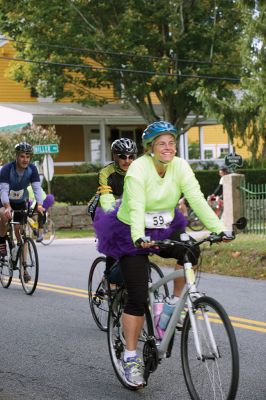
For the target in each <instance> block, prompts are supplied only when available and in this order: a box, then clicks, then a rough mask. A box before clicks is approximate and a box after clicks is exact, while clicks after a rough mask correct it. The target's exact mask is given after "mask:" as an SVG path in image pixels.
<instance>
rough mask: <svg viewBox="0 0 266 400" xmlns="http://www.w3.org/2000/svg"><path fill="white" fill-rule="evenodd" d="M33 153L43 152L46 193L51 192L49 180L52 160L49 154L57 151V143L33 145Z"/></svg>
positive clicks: (51, 174)
mask: <svg viewBox="0 0 266 400" xmlns="http://www.w3.org/2000/svg"><path fill="white" fill-rule="evenodd" d="M33 153H34V154H44V160H43V170H44V176H45V178H46V180H47V186H48V193H51V184H50V181H51V180H52V178H53V175H54V162H53V159H52V157H51V156H50V154H56V153H59V148H58V144H55V143H53V144H37V145H35V146H33Z"/></svg>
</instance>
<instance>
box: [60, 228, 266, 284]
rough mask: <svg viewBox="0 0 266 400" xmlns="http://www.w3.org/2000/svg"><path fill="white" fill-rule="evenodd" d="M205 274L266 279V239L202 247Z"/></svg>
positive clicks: (78, 234)
mask: <svg viewBox="0 0 266 400" xmlns="http://www.w3.org/2000/svg"><path fill="white" fill-rule="evenodd" d="M93 236H94V230H93V229H92V228H89V229H77V230H73V231H72V230H58V231H56V238H57V239H60V238H61V239H62V238H86V237H93ZM151 260H152V261H153V262H155V263H156V264H158V265H159V266H161V267H167V266H169V267H174V265H175V260H173V259H164V258H161V257H158V256H155V255H154V256H152V257H151ZM201 270H202V271H203V272H208V273H213V274H220V275H231V276H241V277H246V278H253V279H266V236H265V235H264V236H263V235H247V234H240V235H238V236H237V238H236V239H235V240H234V241H232V242H230V243H220V244H214V245H213V246H209V245H208V244H207V243H206V244H205V245H204V246H203V247H202V265H201Z"/></svg>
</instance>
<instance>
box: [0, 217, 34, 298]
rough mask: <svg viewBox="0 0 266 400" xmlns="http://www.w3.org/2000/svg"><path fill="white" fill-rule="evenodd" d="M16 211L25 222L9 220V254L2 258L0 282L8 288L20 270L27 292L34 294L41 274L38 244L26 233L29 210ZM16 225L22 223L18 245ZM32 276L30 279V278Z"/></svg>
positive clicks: (0, 259) (22, 282) (7, 244)
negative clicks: (15, 231) (16, 272)
mask: <svg viewBox="0 0 266 400" xmlns="http://www.w3.org/2000/svg"><path fill="white" fill-rule="evenodd" d="M12 213H13V215H14V213H21V214H22V215H23V221H22V222H23V223H22V224H21V223H20V222H14V221H13V219H12V220H10V221H9V222H8V231H7V236H6V248H7V256H6V257H1V258H0V282H1V284H2V286H3V288H5V289H7V288H8V287H9V286H10V284H11V282H12V279H13V275H14V272H15V271H18V272H19V279H20V281H21V284H22V287H23V289H24V291H25V293H26V294H28V295H32V294H33V293H34V291H35V289H36V286H37V283H38V276H39V259H38V252H37V248H36V244H35V243H34V241H33V240H32V239H31V238H30V237H28V236H27V235H26V223H27V216H28V213H27V210H15V211H12ZM14 225H21V230H20V242H19V243H18V244H17V245H16V242H15V234H14V229H13V226H14ZM29 277H30V279H29ZM16 282H17V281H16Z"/></svg>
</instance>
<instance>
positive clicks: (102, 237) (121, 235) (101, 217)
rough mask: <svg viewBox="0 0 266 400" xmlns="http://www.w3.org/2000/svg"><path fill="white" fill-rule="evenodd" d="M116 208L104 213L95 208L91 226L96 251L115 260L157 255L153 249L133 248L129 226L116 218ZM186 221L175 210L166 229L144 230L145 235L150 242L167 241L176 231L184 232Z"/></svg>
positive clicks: (156, 251)
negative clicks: (126, 257)
mask: <svg viewBox="0 0 266 400" xmlns="http://www.w3.org/2000/svg"><path fill="white" fill-rule="evenodd" d="M117 211H118V208H116V209H115V210H114V211H111V212H107V213H105V212H104V211H103V210H102V209H101V208H99V207H98V208H97V210H96V213H95V217H94V221H93V226H94V229H95V232H96V236H97V238H98V246H97V248H98V251H99V252H100V253H103V254H105V255H107V256H110V257H113V258H115V259H116V260H118V259H119V258H121V257H122V256H125V255H128V256H135V255H137V254H150V253H158V252H159V250H156V249H154V248H149V249H141V248H137V247H135V246H134V244H133V242H132V239H131V233H130V225H127V224H124V223H123V222H121V221H120V220H119V219H118V218H117V216H116V215H117ZM186 226H187V220H186V218H185V217H184V216H183V214H182V213H181V212H180V211H178V210H177V209H176V210H175V216H174V219H173V221H172V222H171V224H170V225H169V227H168V228H166V229H145V235H146V236H150V237H151V239H152V240H164V239H168V238H169V237H170V236H171V234H172V233H174V232H175V231H177V230H184V228H185V227H186Z"/></svg>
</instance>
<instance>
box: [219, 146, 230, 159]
mask: <svg viewBox="0 0 266 400" xmlns="http://www.w3.org/2000/svg"><path fill="white" fill-rule="evenodd" d="M228 153H229V149H228V146H227V147H219V148H218V154H219V156H218V158H225V156H227V154H228Z"/></svg>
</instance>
